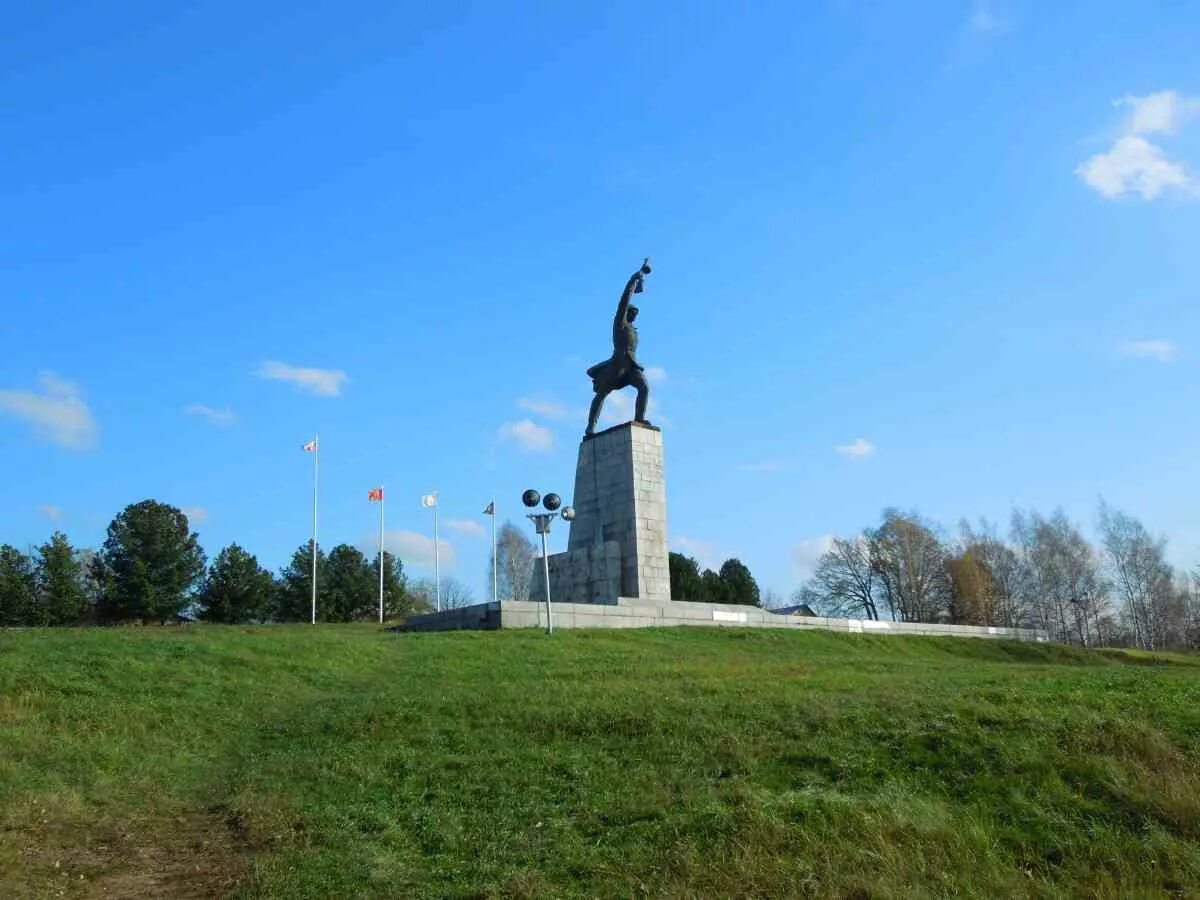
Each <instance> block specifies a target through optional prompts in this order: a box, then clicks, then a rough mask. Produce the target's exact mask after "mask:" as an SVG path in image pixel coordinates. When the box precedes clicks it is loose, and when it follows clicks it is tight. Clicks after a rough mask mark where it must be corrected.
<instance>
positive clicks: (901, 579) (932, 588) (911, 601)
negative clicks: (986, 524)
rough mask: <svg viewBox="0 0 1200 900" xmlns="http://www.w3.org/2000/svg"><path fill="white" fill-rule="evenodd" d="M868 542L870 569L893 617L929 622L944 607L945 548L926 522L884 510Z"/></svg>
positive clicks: (947, 597)
mask: <svg viewBox="0 0 1200 900" xmlns="http://www.w3.org/2000/svg"><path fill="white" fill-rule="evenodd" d="M869 544H870V548H871V568H872V569H873V570H874V572H875V576H876V577H877V578H878V579H879V584H880V595H881V596H882V597H883V600H884V602H885V603H886V604H887V608H888V611H889V612H890V613H891V616H892V619H893V620H897V619H898V620H899V621H901V622H932V621H934V620H935V619H937V618H939V617H940V616H941V615H943V614H945V613H947V612H948V607H949V600H950V596H951V591H950V585H949V581H948V579H947V577H946V566H945V560H946V551H945V548H944V547H943V546H942V542H941V541H940V540H939V539H938V536H937V534H936V532H935V531H934V527H933V526H932V525H931V524H930V523H928V522H926V521H925V520H924V519H922V518H921V517H920V516H919V515H918V514H917V513H915V512H912V513H900V512H897V511H896V510H894V509H887V510H884V513H883V524H882V525H880V526H879V527H878V528H877V529H875V530H874V531H873V532H870V533H869Z"/></svg>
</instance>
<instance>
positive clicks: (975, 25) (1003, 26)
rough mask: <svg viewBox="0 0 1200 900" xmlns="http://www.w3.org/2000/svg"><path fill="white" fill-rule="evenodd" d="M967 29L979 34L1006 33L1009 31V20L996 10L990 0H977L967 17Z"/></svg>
mask: <svg viewBox="0 0 1200 900" xmlns="http://www.w3.org/2000/svg"><path fill="white" fill-rule="evenodd" d="M967 31H968V32H970V33H971V34H979V35H989V34H1004V33H1005V32H1006V31H1008V21H1007V20H1006V19H1005V18H1004V17H1003V16H1001V15H999V14H998V13H997V12H996V10H995V9H994V8H993V6H992V4H991V3H990V2H989V0H975V2H974V3H973V4H972V5H971V15H970V16H969V17H968V18H967Z"/></svg>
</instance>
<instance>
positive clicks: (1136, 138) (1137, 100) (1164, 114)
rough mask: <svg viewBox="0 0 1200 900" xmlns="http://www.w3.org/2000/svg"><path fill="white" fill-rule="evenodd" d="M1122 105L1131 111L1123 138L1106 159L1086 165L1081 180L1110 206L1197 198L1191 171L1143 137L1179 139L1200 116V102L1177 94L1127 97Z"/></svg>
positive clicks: (1101, 156) (1100, 157) (1103, 155)
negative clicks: (1128, 198)
mask: <svg viewBox="0 0 1200 900" xmlns="http://www.w3.org/2000/svg"><path fill="white" fill-rule="evenodd" d="M1117 104H1118V105H1119V106H1128V107H1131V111H1130V114H1129V117H1128V118H1127V119H1126V121H1125V123H1124V126H1123V128H1122V131H1121V133H1120V134H1119V135H1118V136H1117V138H1116V139H1115V140H1114V141H1113V143H1112V146H1110V147H1109V148H1108V150H1106V151H1105V152H1104V153H1097V154H1096V155H1094V156H1092V157H1090V158H1089V159H1086V160H1084V161H1083V162H1082V163H1080V164H1079V166H1078V167H1077V168H1076V169H1075V174H1076V175H1078V176H1079V177H1080V178H1081V179H1082V180H1083V181H1084V183H1085V184H1087V185H1088V187H1090V188H1092V189H1093V190H1095V191H1096V192H1098V193H1099V194H1100V195H1101V196H1103V197H1107V198H1108V199H1110V200H1111V199H1115V198H1117V197H1121V196H1123V195H1125V194H1137V195H1139V196H1141V198H1142V199H1143V200H1154V199H1155V198H1157V197H1159V196H1161V195H1162V194H1163V192H1164V191H1169V190H1173V191H1179V192H1182V193H1185V194H1194V193H1195V192H1196V191H1195V182H1194V181H1193V179H1192V176H1191V174H1190V173H1189V172H1188V170H1187V166H1185V165H1184V164H1183V163H1180V162H1175V161H1174V160H1171V159H1168V158H1167V155H1166V154H1165V153H1164V152H1163V150H1162V148H1161V147H1159V146H1158V145H1157V144H1152V143H1151V142H1150V141H1148V140H1146V138H1145V137H1143V135H1147V134H1174V133H1175V132H1177V131H1178V130H1179V129H1180V128H1182V127H1183V125H1184V124H1185V123H1186V122H1187V121H1188V120H1190V119H1192V118H1194V117H1195V116H1196V115H1197V113H1200V100H1195V99H1191V98H1187V97H1183V96H1181V95H1180V94H1179V93H1178V92H1177V91H1159V92H1158V93H1156V94H1148V95H1147V96H1144V97H1137V96H1127V97H1123V98H1121V99H1120V100H1118V101H1117Z"/></svg>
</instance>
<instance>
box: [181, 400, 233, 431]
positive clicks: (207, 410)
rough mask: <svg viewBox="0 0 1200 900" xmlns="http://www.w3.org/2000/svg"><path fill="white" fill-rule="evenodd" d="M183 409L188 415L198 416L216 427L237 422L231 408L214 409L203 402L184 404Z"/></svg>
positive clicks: (223, 426) (227, 425)
mask: <svg viewBox="0 0 1200 900" xmlns="http://www.w3.org/2000/svg"><path fill="white" fill-rule="evenodd" d="M183 411H184V412H185V413H187V414H188V415H189V416H199V417H200V418H201V419H204V420H205V421H207V422H208V424H209V425H215V426H217V427H218V428H228V427H230V426H231V425H235V424H237V416H236V415H235V414H234V412H233V410H231V409H214V408H213V407H211V406H205V405H204V404H203V403H193V404H192V405H191V406H185V407H184V408H183Z"/></svg>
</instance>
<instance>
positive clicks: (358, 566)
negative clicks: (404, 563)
mask: <svg viewBox="0 0 1200 900" xmlns="http://www.w3.org/2000/svg"><path fill="white" fill-rule="evenodd" d="M385 574H386V573H385ZM319 585H320V582H318V586H319ZM320 591H321V594H320V596H319V597H318V598H317V618H318V619H319V620H320V621H322V622H353V621H355V620H356V619H371V618H375V617H377V616H378V615H379V612H378V610H379V570H378V569H377V568H375V567H374V566H372V565H371V564H370V563H368V562H367V559H366V557H365V556H363V554H362V552H361V551H359V550H358V549H357V548H355V547H351V546H350V545H349V544H338V545H337V546H336V547H334V548H333V549H332V550H330V551H329V562H328V564H327V565H326V567H325V586H324V587H323V588H320Z"/></svg>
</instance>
